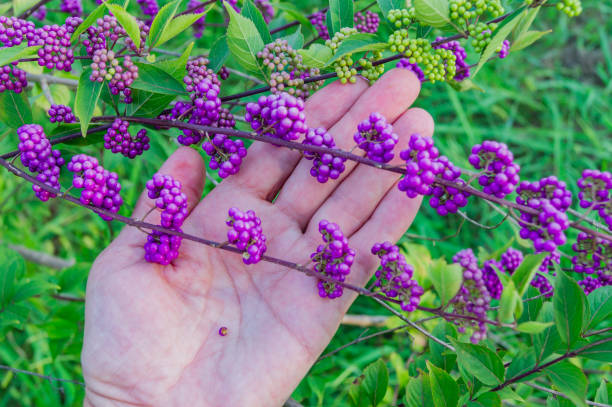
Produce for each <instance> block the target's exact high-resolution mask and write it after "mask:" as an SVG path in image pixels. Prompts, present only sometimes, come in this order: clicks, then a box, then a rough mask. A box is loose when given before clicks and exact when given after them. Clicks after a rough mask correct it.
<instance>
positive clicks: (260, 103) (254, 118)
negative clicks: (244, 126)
mask: <svg viewBox="0 0 612 407" xmlns="http://www.w3.org/2000/svg"><path fill="white" fill-rule="evenodd" d="M244 118H245V120H246V121H247V122H249V123H250V124H251V128H252V129H253V130H255V132H256V133H257V134H259V135H260V136H269V137H275V138H279V139H282V140H287V141H293V140H297V139H299V138H300V137H301V136H303V135H305V134H306V131H307V129H308V128H307V126H306V115H305V114H304V102H303V101H302V100H301V99H299V98H296V97H294V96H291V95H290V94H288V93H285V92H281V93H277V94H273V95H268V96H261V97H260V98H259V99H258V100H257V102H250V103H248V104H247V105H246V113H245V115H244Z"/></svg>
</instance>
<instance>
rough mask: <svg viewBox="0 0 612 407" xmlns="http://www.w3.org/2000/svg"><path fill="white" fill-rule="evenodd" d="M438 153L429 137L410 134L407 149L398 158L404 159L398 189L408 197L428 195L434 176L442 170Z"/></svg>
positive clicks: (430, 191) (431, 189)
mask: <svg viewBox="0 0 612 407" xmlns="http://www.w3.org/2000/svg"><path fill="white" fill-rule="evenodd" d="M438 154H439V153H438V149H437V148H436V147H435V146H434V142H433V139H432V138H431V137H423V136H421V135H419V134H413V135H411V136H410V140H409V142H408V149H406V150H403V151H402V152H401V153H400V158H401V159H402V160H404V161H406V174H405V176H404V178H403V179H402V180H401V181H400V182H399V184H398V188H399V190H400V191H404V192H405V193H406V195H408V197H409V198H415V197H417V196H418V195H430V194H431V193H432V191H433V188H432V184H433V183H434V181H435V179H436V176H437V175H438V174H440V173H441V172H442V171H443V170H444V166H443V164H442V163H441V162H439V161H438Z"/></svg>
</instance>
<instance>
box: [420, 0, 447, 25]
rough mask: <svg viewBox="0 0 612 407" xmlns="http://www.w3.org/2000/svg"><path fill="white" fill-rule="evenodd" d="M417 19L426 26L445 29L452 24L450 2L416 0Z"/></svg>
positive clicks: (443, 0)
mask: <svg viewBox="0 0 612 407" xmlns="http://www.w3.org/2000/svg"><path fill="white" fill-rule="evenodd" d="M412 5H413V6H414V11H415V13H416V18H417V20H419V21H420V22H421V23H423V24H425V25H430V26H432V27H438V28H440V27H444V26H445V25H447V24H448V23H450V9H449V3H448V0H414V1H413V2H412Z"/></svg>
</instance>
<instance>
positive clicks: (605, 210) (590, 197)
mask: <svg viewBox="0 0 612 407" xmlns="http://www.w3.org/2000/svg"><path fill="white" fill-rule="evenodd" d="M578 188H580V192H578V199H579V200H580V207H581V208H592V210H594V211H597V212H598V213H599V216H600V217H601V218H602V219H603V221H604V222H606V224H607V225H608V229H610V230H612V173H611V172H609V171H598V170H584V171H583V172H582V177H581V178H580V179H579V180H578Z"/></svg>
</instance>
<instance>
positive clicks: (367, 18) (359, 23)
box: [353, 10, 380, 33]
mask: <svg viewBox="0 0 612 407" xmlns="http://www.w3.org/2000/svg"><path fill="white" fill-rule="evenodd" d="M353 20H354V22H355V28H356V29H357V31H359V32H362V33H375V32H376V31H378V24H379V23H380V17H378V14H376V13H373V12H371V11H370V10H368V11H366V12H365V14H364V13H362V12H361V11H358V12H357V13H355V16H354V18H353Z"/></svg>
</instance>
